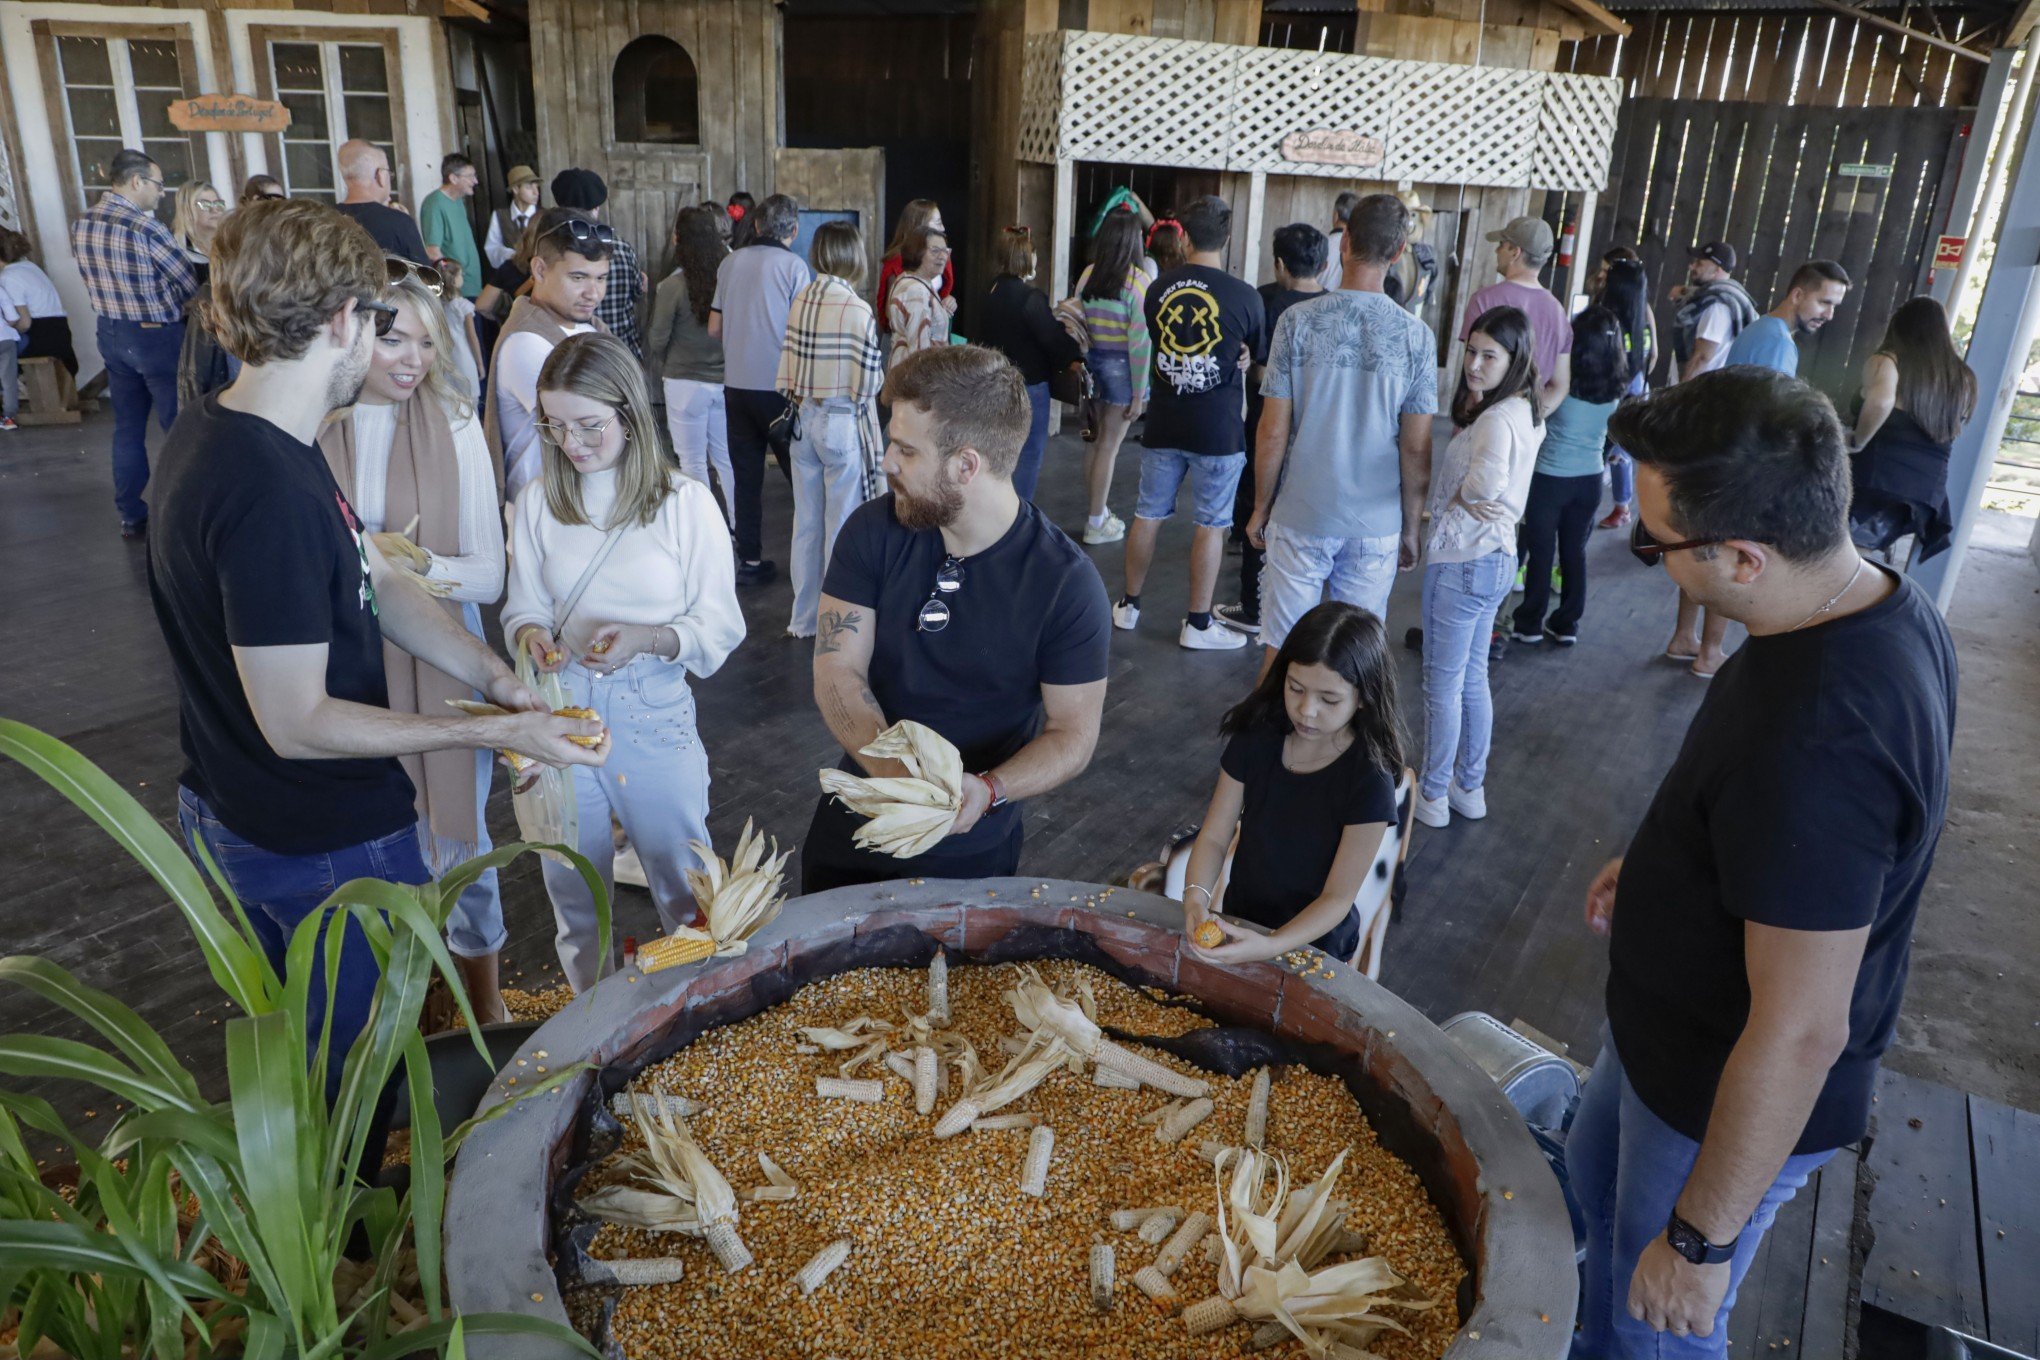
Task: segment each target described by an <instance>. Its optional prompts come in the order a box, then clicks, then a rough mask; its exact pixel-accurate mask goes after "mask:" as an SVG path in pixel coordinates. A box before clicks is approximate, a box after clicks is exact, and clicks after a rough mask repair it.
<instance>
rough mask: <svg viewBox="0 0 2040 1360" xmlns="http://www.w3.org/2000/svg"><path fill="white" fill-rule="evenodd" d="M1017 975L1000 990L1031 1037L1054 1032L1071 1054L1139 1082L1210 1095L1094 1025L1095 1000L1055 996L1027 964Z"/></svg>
mask: <svg viewBox="0 0 2040 1360" xmlns="http://www.w3.org/2000/svg"><path fill="white" fill-rule="evenodd" d="M1020 974H1021V976H1020V980H1019V982H1018V983H1016V984H1015V985H1014V986H1013V988H1012V989H1011V990H1009V991H1008V992H1007V993H1006V1000H1007V1002H1008V1004H1010V1005H1011V1006H1012V1007H1013V1013H1014V1015H1016V1016H1018V1017H1019V1020H1020V1023H1021V1024H1022V1025H1024V1026H1025V1027H1026V1028H1027V1029H1028V1030H1029V1031H1030V1032H1031V1033H1033V1034H1034V1035H1035V1036H1037V1037H1039V1036H1040V1035H1041V1034H1043V1033H1047V1034H1051V1035H1054V1036H1055V1037H1056V1038H1059V1039H1061V1040H1062V1041H1063V1042H1064V1043H1065V1044H1067V1045H1068V1046H1069V1048H1070V1050H1071V1051H1072V1052H1073V1053H1076V1054H1079V1055H1081V1056H1082V1057H1085V1058H1089V1059H1090V1060H1091V1061H1092V1062H1094V1063H1097V1064H1098V1065H1099V1066H1100V1067H1110V1068H1112V1069H1113V1070H1114V1071H1117V1072H1119V1073H1121V1074H1123V1075H1125V1076H1129V1077H1134V1078H1137V1079H1138V1080H1139V1081H1140V1082H1141V1084H1142V1085H1144V1086H1152V1087H1154V1088H1155V1089H1156V1090H1158V1091H1165V1092H1167V1093H1168V1094H1170V1095H1173V1096H1189V1097H1197V1096H1204V1095H1209V1094H1210V1092H1211V1088H1210V1086H1209V1085H1208V1084H1207V1083H1205V1082H1203V1081H1200V1080H1198V1079H1197V1078H1195V1077H1188V1076H1185V1075H1183V1074H1182V1073H1181V1072H1178V1071H1176V1070H1175V1069H1174V1068H1173V1067H1166V1066H1164V1065H1163V1064H1161V1063H1158V1062H1156V1061H1155V1060H1154V1059H1152V1058H1148V1057H1144V1056H1142V1055H1141V1054H1138V1053H1135V1052H1133V1051H1132V1050H1131V1049H1127V1048H1121V1047H1120V1046H1119V1045H1118V1044H1116V1043H1114V1042H1112V1040H1110V1039H1108V1038H1106V1037H1105V1031H1104V1030H1102V1029H1100V1028H1099V1027H1098V1021H1097V1020H1096V1019H1095V1018H1094V1017H1095V1016H1096V1014H1097V1009H1096V1005H1095V1003H1094V1004H1092V1005H1090V1006H1086V1005H1085V1003H1084V1001H1083V1000H1082V999H1071V998H1067V997H1062V996H1058V995H1056V993H1055V992H1054V990H1053V989H1051V988H1050V987H1049V985H1048V984H1047V983H1045V982H1043V981H1042V980H1041V975H1040V974H1039V973H1036V972H1035V971H1034V970H1033V969H1032V968H1022V969H1021V970H1020Z"/></svg>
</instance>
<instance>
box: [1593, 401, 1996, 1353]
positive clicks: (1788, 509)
mask: <svg viewBox="0 0 2040 1360" xmlns="http://www.w3.org/2000/svg"><path fill="white" fill-rule="evenodd" d="M1608 433H1609V435H1610V436H1611V437H1612V438H1613V439H1614V440H1615V442H1616V443H1618V444H1620V445H1621V446H1622V447H1623V448H1624V449H1626V450H1628V451H1629V452H1630V453H1631V454H1632V455H1633V456H1634V457H1635V459H1636V462H1637V469H1636V476H1637V493H1638V515H1639V518H1638V521H1637V528H1636V529H1635V530H1633V531H1632V533H1633V535H1634V537H1633V539H1632V546H1633V547H1634V548H1635V549H1636V551H1637V555H1638V556H1639V557H1642V558H1644V559H1645V560H1646V561H1654V562H1662V563H1663V564H1664V566H1665V568H1666V571H1667V573H1668V574H1669V575H1670V576H1671V577H1672V579H1673V580H1674V581H1676V582H1677V583H1678V585H1679V587H1680V588H1681V589H1683V590H1684V591H1685V592H1686V593H1687V594H1688V595H1689V596H1691V597H1692V598H1693V599H1694V600H1695V601H1697V602H1698V603H1700V604H1701V605H1702V606H1703V607H1705V608H1706V609H1707V610H1708V611H1709V612H1710V613H1711V612H1713V611H1716V610H1719V611H1720V612H1721V614H1722V615H1723V616H1724V617H1726V618H1730V619H1735V620H1738V621H1740V622H1741V623H1743V624H1744V625H1746V626H1747V627H1748V629H1749V632H1750V637H1749V641H1748V642H1747V643H1745V644H1744V646H1743V647H1742V649H1741V650H1740V651H1738V652H1736V654H1735V655H1734V656H1733V657H1731V658H1730V659H1729V660H1728V662H1727V663H1726V664H1725V665H1723V667H1722V668H1721V671H1720V673H1719V674H1718V675H1717V676H1716V677H1715V678H1714V682H1713V685H1712V686H1711V687H1710V689H1709V691H1708V694H1707V699H1706V702H1705V703H1703V704H1702V705H1701V708H1700V712H1699V713H1698V715H1696V716H1695V718H1694V719H1693V725H1692V727H1691V728H1690V729H1689V730H1688V732H1687V734H1686V741H1685V744H1684V746H1683V747H1682V748H1681V749H1680V751H1679V756H1678V759H1677V760H1676V761H1675V762H1674V763H1673V765H1672V768H1671V770H1670V772H1669V773H1667V774H1666V776H1665V779H1664V783H1663V784H1662V785H1661V786H1660V787H1659V789H1658V792H1657V796H1656V798H1655V799H1653V800H1652V802H1651V805H1650V808H1649V810H1648V811H1647V812H1646V813H1645V814H1644V818H1643V823H1642V825H1641V826H1640V827H1638V829H1637V832H1636V835H1635V838H1634V839H1633V840H1632V841H1631V843H1630V846H1629V853H1628V854H1627V856H1625V857H1624V858H1623V859H1619V860H1616V861H1614V862H1612V863H1610V864H1609V865H1608V866H1607V867H1606V868H1604V869H1603V870H1602V871H1601V873H1600V876H1599V877H1598V878H1596V879H1595V881H1594V885H1593V887H1592V889H1591V890H1590V891H1589V893H1588V897H1587V920H1588V923H1589V924H1590V925H1591V926H1593V927H1594V928H1595V929H1596V930H1600V931H1606V932H1611V933H1612V939H1611V941H1610V949H1609V964H1610V972H1609V978H1608V1023H1609V1039H1610V1042H1608V1043H1607V1044H1605V1045H1604V1046H1603V1048H1602V1052H1601V1058H1600V1061H1599V1063H1597V1064H1596V1066H1595V1068H1594V1075H1593V1078H1592V1079H1591V1080H1590V1081H1589V1083H1588V1085H1587V1094H1586V1097H1585V1099H1584V1100H1583V1102H1582V1103H1581V1106H1580V1110H1579V1113H1578V1115H1577V1116H1576V1117H1575V1119H1574V1122H1573V1126H1572V1133H1571V1136H1570V1141H1569V1142H1568V1144H1567V1165H1568V1168H1569V1171H1570V1173H1571V1180H1572V1190H1573V1193H1574V1195H1575V1197H1576V1199H1577V1200H1578V1203H1579V1205H1580V1208H1581V1209H1582V1211H1583V1212H1584V1214H1585V1216H1586V1219H1587V1234H1586V1237H1587V1261H1586V1271H1585V1276H1584V1279H1585V1296H1584V1299H1583V1302H1582V1307H1581V1311H1580V1332H1579V1336H1578V1340H1577V1341H1576V1343H1575V1345H1574V1348H1573V1354H1574V1355H1576V1356H1582V1357H1599V1356H1629V1355H1639V1354H1652V1355H1658V1354H1666V1355H1671V1354H1676V1355H1679V1356H1721V1355H1723V1354H1724V1353H1725V1349H1726V1346H1727V1325H1726V1324H1727V1318H1728V1311H1729V1308H1730V1306H1731V1305H1732V1304H1733V1302H1734V1299H1735V1290H1736V1285H1737V1284H1738V1282H1739V1281H1740V1280H1741V1278H1742V1275H1743V1272H1744V1271H1746V1270H1747V1269H1748V1268H1749V1264H1750V1261H1751V1259H1752V1258H1753V1257H1754V1256H1755V1254H1756V1251H1757V1247H1758V1244H1759V1243H1760V1241H1761V1240H1762V1237H1763V1234H1764V1232H1765V1230H1766V1229H1767V1228H1768V1227H1769V1226H1770V1223H1771V1220H1772V1218H1773V1216H1774V1215H1775V1214H1776V1213H1777V1211H1778V1208H1779V1206H1780V1205H1782V1204H1783V1203H1784V1202H1785V1201H1787V1200H1789V1199H1791V1198H1792V1195H1793V1193H1794V1192H1795V1191H1796V1190H1797V1189H1798V1188H1799V1187H1800V1186H1802V1185H1804V1184H1805V1183H1806V1180H1807V1178H1808V1177H1809V1176H1810V1175H1812V1174H1813V1172H1814V1171H1815V1170H1816V1169H1818V1168H1819V1167H1820V1165H1821V1164H1822V1163H1823V1162H1824V1161H1826V1160H1827V1158H1828V1157H1829V1156H1830V1155H1831V1154H1832V1153H1833V1151H1834V1149H1836V1148H1837V1147H1840V1146H1842V1145H1843V1144H1846V1143H1852V1142H1855V1141H1856V1140H1857V1139H1859V1138H1861V1137H1862V1136H1863V1133H1864V1131H1865V1127H1866V1125H1867V1122H1868V1119H1869V1110H1870V1098H1871V1097H1870V1092H1871V1088H1872V1084H1873V1082H1874V1081H1875V1079H1876V1074H1877V1062H1878V1059H1879V1057H1880V1056H1881V1055H1882V1054H1883V1052H1884V1050H1885V1049H1886V1048H1887V1047H1889V1046H1890V1043H1891V1036H1892V1029H1893V1027H1894V1025H1895V1024H1896V1022H1897V1019H1898V1010H1899V1002H1900V999H1901V997H1902V995H1903V993H1904V990H1905V974H1906V962H1907V958H1908V955H1909V953H1910V950H1911V944H1912V930H1913V921H1914V918H1915V916H1916V915H1917V913H1918V910H1919V903H1920V892H1921V888H1922V886H1923V885H1924V883H1925V880H1926V876H1927V871H1928V869H1929V868H1930V867H1931V866H1932V864H1933V858H1934V847H1935V844H1936V842H1937V841H1938V839H1939V837H1940V833H1941V824H1942V822H1943V820H1944V818H1945V817H1946V814H1947V808H1948V756H1949V746H1950V742H1951V740H1952V736H1953V732H1954V727H1955V682H1956V677H1955V652H1954V646H1953V644H1952V643H1951V642H1950V640H1949V637H1948V630H1947V628H1946V627H1945V626H1944V625H1943V624H1942V622H1941V616H1940V614H1939V613H1938V612H1937V611H1936V610H1935V608H1934V604H1933V601H1932V600H1931V599H1929V598H1928V597H1927V596H1926V595H1925V594H1924V593H1923V592H1921V591H1920V590H1919V589H1918V588H1917V587H1916V586H1914V585H1913V584H1912V583H1911V582H1910V581H1908V580H1906V579H1905V578H1903V577H1900V576H1895V575H1893V574H1892V573H1890V572H1888V571H1886V570H1884V569H1883V568H1882V567H1878V566H1874V565H1872V564H1871V563H1869V562H1867V561H1865V560H1864V559H1863V558H1861V557H1860V556H1858V555H1857V552H1856V550H1855V548H1854V547H1853V546H1852V545H1851V543H1850V541H1849V527H1848V508H1849V466H1848V444H1847V442H1846V440H1845V439H1844V437H1843V433H1842V428H1841V425H1840V424H1839V423H1838V422H1837V421H1836V419H1835V414H1834V410H1833V408H1832V407H1830V406H1829V405H1828V402H1827V399H1826V398H1825V397H1822V396H1821V395H1820V394H1819V393H1818V392H1816V391H1814V390H1813V389H1812V388H1810V387H1808V386H1806V385H1805V384H1804V383H1801V382H1799V381H1797V380H1796V379H1793V378H1788V377H1785V376H1783V375H1781V374H1778V373H1773V372H1770V371H1767V370H1763V369H1757V368H1731V369H1724V370H1721V371H1720V372H1716V373H1710V374H1706V375H1704V376H1702V377H1699V378H1696V379H1694V380H1692V381H1690V382H1686V383H1681V384H1680V385H1679V386H1677V387H1674V388H1671V389H1669V390H1667V391H1665V392H1661V393H1659V394H1658V395H1656V396H1654V397H1650V398H1648V399H1646V400H1644V401H1640V402H1633V403H1631V404H1629V405H1627V406H1625V407H1623V408H1622V409H1621V410H1620V411H1618V412H1617V413H1616V415H1615V418H1614V420H1613V421H1611V422H1610V424H1609V427H1608Z"/></svg>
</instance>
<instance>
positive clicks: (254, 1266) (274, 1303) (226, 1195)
mask: <svg viewBox="0 0 2040 1360" xmlns="http://www.w3.org/2000/svg"><path fill="white" fill-rule="evenodd" d="M169 1154H170V1161H171V1163H172V1164H173V1165H174V1166H175V1167H176V1168H177V1174H178V1176H179V1177H181V1178H182V1179H183V1181H184V1185H185V1188H186V1189H188V1190H190V1191H191V1192H192V1193H193V1194H194V1195H196V1196H198V1202H199V1203H200V1204H201V1205H203V1206H204V1207H205V1209H206V1212H207V1214H208V1215H209V1217H210V1219H211V1222H212V1225H213V1231H214V1232H215V1233H216V1234H217V1235H218V1236H219V1239H220V1245H221V1246H223V1247H225V1248H226V1249H227V1252H228V1254H230V1255H231V1256H233V1257H234V1258H235V1259H236V1260H238V1261H240V1262H241V1264H243V1265H245V1266H246V1267H247V1268H248V1283H249V1286H250V1287H249V1290H248V1296H249V1297H250V1298H257V1299H261V1300H263V1301H265V1302H266V1303H267V1304H268V1305H269V1306H270V1307H272V1308H281V1307H283V1304H284V1298H285V1295H284V1290H283V1282H282V1281H281V1280H280V1279H278V1278H277V1275H276V1270H275V1267H274V1266H272V1265H271V1264H270V1260H269V1249H268V1247H267V1245H266V1244H264V1242H263V1241H262V1238H261V1235H260V1234H259V1233H257V1232H256V1230H255V1224H254V1222H253V1221H252V1220H251V1219H250V1218H249V1217H248V1211H247V1207H246V1206H245V1205H244V1204H243V1203H242V1202H241V1199H240V1196H239V1195H238V1194H237V1193H236V1192H235V1190H234V1188H233V1183H232V1181H231V1179H230V1178H229V1175H228V1172H227V1171H226V1169H225V1168H226V1167H229V1166H238V1165H239V1163H240V1151H239V1144H238V1142H237V1143H236V1144H235V1150H234V1152H233V1155H232V1156H230V1157H226V1158H221V1159H215V1158H214V1157H213V1156H211V1155H210V1154H208V1153H206V1152H203V1151H201V1150H200V1149H199V1148H198V1147H197V1146H196V1145H195V1144H193V1143H189V1142H184V1143H171V1144H169ZM264 1316H268V1315H267V1314H264ZM254 1317H255V1313H254V1311H253V1310H251V1312H250V1315H249V1328H250V1335H251V1336H252V1335H253V1328H254ZM250 1354H253V1351H252V1350H251V1351H250Z"/></svg>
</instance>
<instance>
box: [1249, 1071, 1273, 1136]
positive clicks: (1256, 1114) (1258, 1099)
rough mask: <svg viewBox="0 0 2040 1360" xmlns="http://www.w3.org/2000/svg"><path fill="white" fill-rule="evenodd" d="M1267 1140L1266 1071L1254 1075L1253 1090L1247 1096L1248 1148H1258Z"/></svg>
mask: <svg viewBox="0 0 2040 1360" xmlns="http://www.w3.org/2000/svg"><path fill="white" fill-rule="evenodd" d="M1267 1140H1268V1069H1267V1068H1265V1067H1263V1068H1261V1069H1260V1070H1259V1071H1257V1072H1255V1073H1254V1088H1253V1090H1252V1091H1251V1092H1249V1093H1248V1095H1247V1136H1246V1145H1247V1146H1248V1147H1254V1148H1257V1147H1260V1146H1261V1145H1262V1144H1263V1143H1265V1142H1267Z"/></svg>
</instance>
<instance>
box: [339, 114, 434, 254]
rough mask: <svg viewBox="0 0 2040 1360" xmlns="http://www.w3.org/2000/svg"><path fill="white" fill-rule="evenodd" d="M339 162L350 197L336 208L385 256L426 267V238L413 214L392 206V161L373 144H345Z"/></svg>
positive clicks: (358, 140) (356, 141) (347, 196)
mask: <svg viewBox="0 0 2040 1360" xmlns="http://www.w3.org/2000/svg"><path fill="white" fill-rule="evenodd" d="M337 159H338V160H339V162H340V180H341V182H342V183H343V184H345V185H346V186H347V192H346V194H345V195H344V196H343V197H342V198H341V199H340V201H339V202H338V203H336V204H334V205H333V206H334V207H336V208H338V209H339V210H340V211H341V212H343V213H345V214H347V215H348V216H349V217H351V218H353V219H354V220H355V221H357V222H359V223H361V225H362V226H364V227H366V228H367V229H368V234H369V235H370V236H373V237H374V238H375V243H376V244H377V245H378V246H380V247H381V248H382V252H383V254H385V255H397V256H400V257H402V258H403V259H406V260H410V261H411V262H413V263H414V264H424V263H425V238H424V237H423V236H422V235H420V234H419V232H418V223H417V220H416V219H415V218H413V217H412V216H411V214H409V213H407V212H405V211H404V210H403V209H401V208H392V207H391V206H390V195H391V194H392V193H394V192H395V191H396V190H395V187H394V185H392V183H391V182H390V158H389V156H388V155H386V154H385V153H384V151H383V149H382V148H381V147H379V146H377V145H376V144H375V143H373V142H364V141H361V140H360V139H358V138H357V139H356V140H354V141H351V142H342V143H341V144H340V151H339V155H338V157H337Z"/></svg>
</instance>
